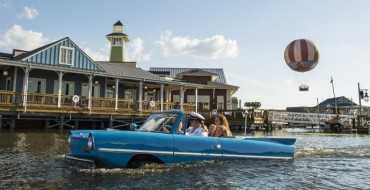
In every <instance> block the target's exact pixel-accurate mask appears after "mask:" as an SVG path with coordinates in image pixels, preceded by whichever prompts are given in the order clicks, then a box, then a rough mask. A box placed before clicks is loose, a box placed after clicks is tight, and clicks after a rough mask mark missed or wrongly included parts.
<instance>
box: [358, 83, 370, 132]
mask: <svg viewBox="0 0 370 190" xmlns="http://www.w3.org/2000/svg"><path fill="white" fill-rule="evenodd" d="M361 99H364V100H365V101H366V102H368V101H369V95H368V94H367V89H360V83H358V102H359V106H360V107H359V108H360V110H359V114H358V125H357V126H360V125H361V121H362V116H361V115H362V105H361ZM368 131H369V133H370V129H369V130H368Z"/></svg>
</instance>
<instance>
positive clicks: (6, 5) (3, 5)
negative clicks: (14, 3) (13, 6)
mask: <svg viewBox="0 0 370 190" xmlns="http://www.w3.org/2000/svg"><path fill="white" fill-rule="evenodd" d="M8 7H9V5H8V4H7V3H3V2H0V8H8Z"/></svg>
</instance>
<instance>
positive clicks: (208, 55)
mask: <svg viewBox="0 0 370 190" xmlns="http://www.w3.org/2000/svg"><path fill="white" fill-rule="evenodd" d="M155 43H156V44H157V45H159V46H160V47H162V49H163V56H164V57H169V56H175V55H189V56H192V57H195V58H199V59H222V58H229V57H236V56H237V54H238V45H237V42H236V40H227V39H225V37H224V36H223V35H214V36H212V37H210V38H206V39H191V38H189V37H181V36H176V37H173V36H172V34H171V32H170V31H165V33H164V34H163V35H161V37H160V40H159V41H157V42H155Z"/></svg>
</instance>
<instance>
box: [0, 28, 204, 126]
mask: <svg viewBox="0 0 370 190" xmlns="http://www.w3.org/2000/svg"><path fill="white" fill-rule="evenodd" d="M123 30H124V26H123V25H122V23H121V22H120V21H118V22H117V23H115V24H114V25H113V33H110V34H108V35H106V37H107V39H108V40H109V41H110V44H111V51H110V56H109V59H110V60H109V61H94V60H93V59H91V58H90V57H89V56H88V55H87V54H86V53H85V52H84V51H83V50H82V49H81V48H80V47H79V46H78V45H77V44H76V43H75V42H73V41H72V40H71V39H70V38H69V37H65V38H63V39H60V40H57V41H55V42H52V43H50V44H46V45H44V46H42V47H39V48H36V49H34V50H31V51H25V50H17V49H15V50H13V52H12V53H0V111H1V112H0V128H1V127H10V128H14V127H15V126H16V125H17V126H21V125H23V126H30V125H37V126H40V125H44V126H45V127H46V128H51V127H59V128H63V127H64V126H68V127H72V128H78V126H82V125H86V126H88V127H91V128H95V127H96V125H98V126H100V127H101V128H105V127H115V126H116V127H119V126H128V124H129V122H132V121H134V119H137V118H145V117H146V116H148V115H149V114H150V113H152V112H154V111H158V110H167V109H173V108H178V109H182V110H183V111H185V112H190V111H197V103H196V99H197V98H195V101H193V102H187V101H185V102H184V101H183V99H184V96H181V94H180V97H177V99H176V101H173V99H174V98H173V97H172V98H171V94H172V92H173V91H176V90H177V91H181V90H183V89H189V90H193V91H194V92H197V89H198V88H203V86H204V85H203V84H197V83H191V82H186V81H182V80H168V79H165V78H162V77H160V76H158V75H155V74H153V73H151V72H148V71H145V70H143V69H141V68H140V67H139V66H138V65H137V63H136V62H127V61H126V60H125V55H124V52H125V51H124V47H125V44H126V43H127V42H129V38H128V35H126V34H125V33H123ZM193 96H194V97H197V93H193ZM178 102H179V103H178Z"/></svg>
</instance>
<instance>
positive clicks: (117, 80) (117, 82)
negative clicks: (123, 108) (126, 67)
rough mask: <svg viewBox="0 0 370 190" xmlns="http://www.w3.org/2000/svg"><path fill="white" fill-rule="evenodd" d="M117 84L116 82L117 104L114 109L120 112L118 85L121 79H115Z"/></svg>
mask: <svg viewBox="0 0 370 190" xmlns="http://www.w3.org/2000/svg"><path fill="white" fill-rule="evenodd" d="M115 82H116V84H115V85H116V89H115V92H116V96H115V97H116V102H115V105H114V109H115V110H116V111H117V110H118V84H119V79H115Z"/></svg>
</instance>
